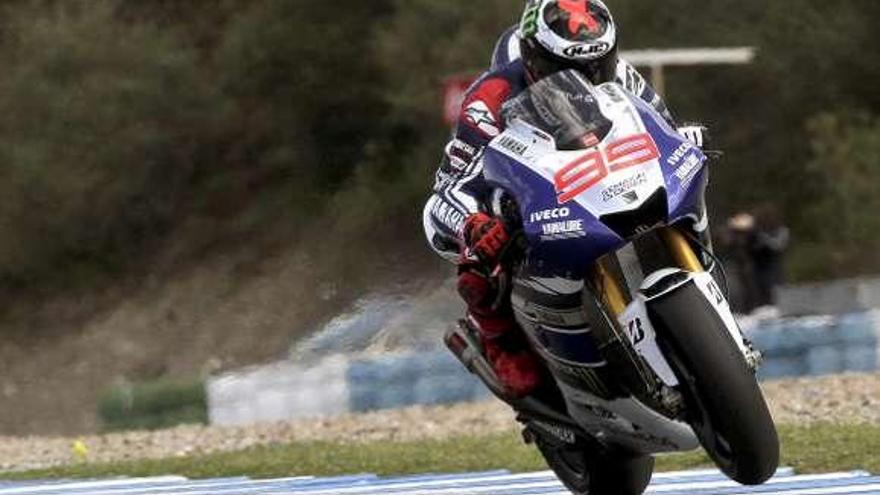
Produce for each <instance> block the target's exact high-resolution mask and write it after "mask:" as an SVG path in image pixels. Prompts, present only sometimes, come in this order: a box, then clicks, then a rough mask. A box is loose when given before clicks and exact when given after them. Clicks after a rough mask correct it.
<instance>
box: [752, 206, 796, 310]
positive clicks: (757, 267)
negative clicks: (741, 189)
mask: <svg viewBox="0 0 880 495" xmlns="http://www.w3.org/2000/svg"><path fill="white" fill-rule="evenodd" d="M789 240H790V234H789V230H788V227H786V226H785V225H784V224H783V223H782V217H781V215H780V214H779V210H778V209H777V208H776V207H775V206H773V205H771V204H764V205H761V206H760V207H758V208H756V209H755V214H754V228H753V230H752V234H751V236H750V242H749V254H750V255H751V259H752V269H753V271H754V277H755V289H756V292H755V299H754V306H755V307H762V306H773V305H774V303H775V302H776V300H775V297H774V290H775V288H776V287H777V286H778V285H779V284H781V283H783V282H784V280H785V276H784V269H783V257H784V254H785V251H786V250H787V249H788V244H789Z"/></svg>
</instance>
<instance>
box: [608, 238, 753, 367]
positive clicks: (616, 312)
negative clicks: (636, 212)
mask: <svg viewBox="0 0 880 495" xmlns="http://www.w3.org/2000/svg"><path fill="white" fill-rule="evenodd" d="M658 234H659V237H660V239H661V240H662V241H663V244H664V245H665V246H666V249H668V251H669V253H670V254H671V256H672V259H673V260H675V263H676V267H675V268H678V269H680V270H682V271H684V272H690V273H695V274H699V273H704V272H705V271H706V269H705V267H704V266H703V263H702V262H700V258H699V257H698V256H697V254H696V253H695V252H694V249H693V247H691V243H690V242H689V241H688V239H687V237H686V236H685V235H684V234H683V233H682V232H681V230H679V229H678V228H677V227H673V226H667V227H661V228H660V229H658ZM610 263H611V259H609V258H603V259H601V260H599V261H597V262H596V264H595V267H594V284H595V287H598V288H599V289H600V290H599V293H600V295H601V299H602V302H603V304H604V306H605V307H606V308H607V309H608V310H609V312H610V313H611V314H610V315H609V316H613V317H614V320H615V321H619V319H620V317H621V316H622V315H623V314H624V313H625V312H626V311H627V308H628V307H629V299H630V298H629V297H627V295H626V294H628V292H629V291H628V290H627V289H626V288H625V287H622V286H621V284H620V282H619V281H618V278H617V277H615V276H614V275H613V272H612V269H611V266H610ZM704 276H705V275H704ZM716 287H717V286H716ZM718 292H719V294H718V297H723V295H722V294H721V293H720V290H719V291H718ZM733 324H734V325H735V323H733ZM737 330H738V328H737ZM743 341H744V345H745V348H744V349H742V350H743V354H744V356H745V359H746V362H747V363H748V365H749V367H750V368H751V369H752V370H756V369H757V368H758V367H759V366H760V364H761V361H762V359H763V358H762V355H761V352H760V351H758V350H757V349H755V347H754V346H753V345H752V343H751V342H750V341H749V340H748V339H744V338H743Z"/></svg>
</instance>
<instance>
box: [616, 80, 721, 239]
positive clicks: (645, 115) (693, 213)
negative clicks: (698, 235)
mask: <svg viewBox="0 0 880 495" xmlns="http://www.w3.org/2000/svg"><path fill="white" fill-rule="evenodd" d="M630 99H631V100H632V102H633V103H634V105H635V106H636V108H637V109H638V111H639V116H640V117H641V118H642V122H643V123H644V124H645V128H646V129H647V130H648V132H649V133H650V134H651V136H652V137H653V138H654V142H656V143H657V148H658V149H659V150H660V154H661V158H660V166H661V168H662V170H663V178H664V180H665V181H666V196H667V199H668V205H669V219H668V223H670V224H674V223H677V222H679V221H681V220H683V219H685V218H688V217H691V218H693V219H699V218H700V214H701V209H702V203H703V193H704V191H705V188H706V178H707V177H706V175H707V173H708V172H707V170H708V169H707V167H706V166H705V163H706V155H705V154H703V152H702V151H701V150H700V148H698V147H696V146H694V145H693V144H691V143H690V142H689V141H687V140H686V139H685V138H684V137H682V136H681V135H680V134H679V133H678V132H677V131H676V130H674V129H673V128H672V127H670V126H669V124H667V123H666V121H665V120H664V119H663V118H662V117H660V115H659V114H657V112H655V111H654V109H653V108H651V107H650V106H648V105H647V104H646V103H645V102H644V101H642V100H641V99H639V98H636V97H634V96H632V97H631V98H630ZM682 147H685V148H686V149H687V151H686V152H684V153H683V154H678V155H676V151H677V150H679V149H681V148H682ZM688 160H695V161H698V162H699V166H698V167H697V168H694V170H693V172H692V174H690V175H688V177H686V179H687V180H686V181H682V180H681V179H679V178H678V177H677V176H676V175H675V172H676V170H677V168H676V166H677V165H678V164H682V163H686V162H687V161H688ZM676 161H677V163H675V162H676ZM670 163H675V165H672V166H671V165H670ZM694 163H696V162H694Z"/></svg>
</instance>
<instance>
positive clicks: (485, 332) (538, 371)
mask: <svg viewBox="0 0 880 495" xmlns="http://www.w3.org/2000/svg"><path fill="white" fill-rule="evenodd" d="M468 320H469V321H470V323H471V325H472V326H473V327H475V328H476V329H477V331H478V332H479V334H480V340H481V342H482V344H483V352H484V354H485V356H486V360H487V361H489V364H490V365H491V366H492V370H493V371H494V372H495V374H496V375H497V376H498V380H499V381H501V383H502V385H504V388H505V390H506V392H507V394H508V396H509V397H511V398H521V397H525V396H527V395H530V394H531V393H532V392H534V391H535V390H536V389H537V388H538V386H539V385H540V384H541V381H542V380H541V378H542V373H543V368H542V366H541V362H540V361H539V360H538V357H537V356H536V355H535V351H534V350H532V348H531V346H530V345H529V343H528V341H527V339H526V337H525V335H524V334H523V331H522V329H521V328H520V327H519V325H517V323H516V321H515V320H514V319H513V315H512V314H510V315H507V314H499V315H491V316H490V315H485V314H484V315H478V314H476V313H474V312H473V311H469V312H468Z"/></svg>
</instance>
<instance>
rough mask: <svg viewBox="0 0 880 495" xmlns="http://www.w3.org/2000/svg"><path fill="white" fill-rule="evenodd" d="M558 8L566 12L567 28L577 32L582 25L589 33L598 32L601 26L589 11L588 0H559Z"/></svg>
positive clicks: (572, 32) (573, 32)
mask: <svg viewBox="0 0 880 495" xmlns="http://www.w3.org/2000/svg"><path fill="white" fill-rule="evenodd" d="M559 8H561V9H562V10H564V11H566V12H568V30H569V31H571V34H577V33H578V31H580V28H581V27H582V26H583V27H585V28H587V31H589V32H591V33H598V32H599V31H600V30H601V29H602V26H601V25H600V24H599V21H597V20H596V18H595V17H593V13H592V12H590V0H559Z"/></svg>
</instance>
